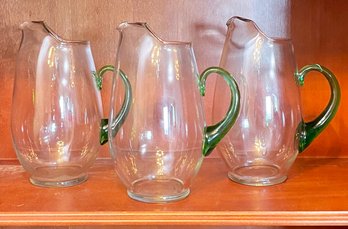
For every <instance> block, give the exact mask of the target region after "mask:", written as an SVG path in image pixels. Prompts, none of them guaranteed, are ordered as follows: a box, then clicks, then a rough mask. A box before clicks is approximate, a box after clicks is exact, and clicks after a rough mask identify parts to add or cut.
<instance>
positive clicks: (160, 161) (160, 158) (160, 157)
mask: <svg viewBox="0 0 348 229" xmlns="http://www.w3.org/2000/svg"><path fill="white" fill-rule="evenodd" d="M156 164H157V168H158V169H157V175H159V176H162V175H164V151H163V150H161V149H156Z"/></svg>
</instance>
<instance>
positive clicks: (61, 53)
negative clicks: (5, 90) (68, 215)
mask: <svg viewBox="0 0 348 229" xmlns="http://www.w3.org/2000/svg"><path fill="white" fill-rule="evenodd" d="M21 29H22V32H23V37H22V42H21V46H20V49H19V52H18V56H17V63H16V78H15V84H14V92H13V104H12V120H11V128H12V138H13V144H14V147H15V149H16V153H17V157H18V159H19V161H20V162H21V164H22V166H23V167H24V169H25V170H26V171H27V172H28V173H30V176H31V177H30V181H31V182H32V183H33V184H36V185H40V186H71V185H75V184H78V183H81V182H83V181H85V180H86V179H87V170H88V168H89V167H90V166H91V165H92V164H93V163H94V161H95V158H96V155H97V152H98V150H99V147H100V144H99V132H98V130H99V124H100V119H101V98H100V94H99V92H98V91H97V88H96V84H95V82H94V79H93V76H92V72H93V71H95V67H94V62H93V57H92V53H91V50H90V46H89V42H88V41H66V40H63V39H61V38H60V37H58V36H57V35H56V34H55V33H54V32H53V31H52V30H51V29H50V28H49V27H47V25H45V24H44V23H43V22H25V23H23V24H22V25H21ZM86 96H88V98H86Z"/></svg>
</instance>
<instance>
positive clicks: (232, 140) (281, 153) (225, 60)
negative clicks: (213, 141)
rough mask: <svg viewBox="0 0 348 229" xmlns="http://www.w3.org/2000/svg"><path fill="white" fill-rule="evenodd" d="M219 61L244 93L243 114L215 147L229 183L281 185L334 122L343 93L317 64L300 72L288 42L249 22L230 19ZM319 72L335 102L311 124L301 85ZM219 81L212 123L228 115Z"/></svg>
mask: <svg viewBox="0 0 348 229" xmlns="http://www.w3.org/2000/svg"><path fill="white" fill-rule="evenodd" d="M227 26H228V31H227V35H226V40H225V44H224V48H223V52H222V56H221V60H220V67H222V68H225V69H226V70H227V71H229V72H230V73H231V74H232V75H233V76H234V77H235V79H236V81H237V83H238V85H239V89H240V94H241V98H240V114H239V116H238V118H237V120H236V123H235V125H234V126H233V128H232V129H231V130H230V131H229V133H228V134H227V135H226V136H225V137H224V139H223V140H221V142H220V143H219V145H218V146H217V150H218V151H219V152H220V154H221V156H222V157H223V159H224V160H225V162H226V164H227V166H228V169H229V172H228V176H229V178H230V179H231V180H233V181H236V182H238V183H242V184H246V185H254V186H265V185H273V184H277V183H281V182H283V181H284V180H285V179H286V178H287V172H288V170H289V168H290V167H291V165H292V164H293V162H294V160H295V158H296V156H297V154H298V152H302V151H303V150H304V149H305V148H306V147H308V145H309V144H310V143H311V142H312V141H313V139H314V138H315V137H316V136H317V135H318V134H319V133H320V132H321V131H322V130H323V129H324V128H325V127H326V126H327V125H328V123H329V122H330V120H331V119H332V118H333V117H334V115H335V113H336V111H337V108H338V105H339V101H340V88H339V85H338V82H337V80H336V78H335V76H334V75H333V74H332V73H331V72H330V71H329V70H328V69H327V68H325V67H323V66H320V65H318V64H314V65H308V66H305V67H304V68H302V69H301V70H300V71H298V70H297V67H296V62H295V55H294V51H293V46H292V43H291V41H290V40H285V39H272V38H269V37H267V36H266V35H265V34H264V33H263V32H262V31H260V29H259V28H258V27H257V25H256V24H255V23H254V22H253V21H251V20H248V19H244V18H240V17H232V18H231V19H230V20H228V22H227ZM311 71H318V72H320V73H321V74H322V75H323V76H324V77H325V78H326V79H327V81H328V82H329V84H330V88H331V98H330V101H329V103H328V105H327V106H326V108H325V110H324V111H323V112H322V113H321V114H320V115H319V116H318V117H317V118H316V119H314V120H313V121H311V122H304V121H303V119H302V115H301V105H300V91H299V86H302V85H303V84H304V78H305V76H306V75H307V73H308V72H311ZM224 86H225V85H224V84H223V82H222V80H221V79H217V81H216V88H215V94H214V100H213V103H214V105H213V107H214V110H213V120H218V119H219V118H220V117H221V116H222V115H223V113H224V112H225V107H224V106H223V105H224V104H226V103H228V99H226V97H227V94H228V93H229V92H228V89H227V88H225V87H224Z"/></svg>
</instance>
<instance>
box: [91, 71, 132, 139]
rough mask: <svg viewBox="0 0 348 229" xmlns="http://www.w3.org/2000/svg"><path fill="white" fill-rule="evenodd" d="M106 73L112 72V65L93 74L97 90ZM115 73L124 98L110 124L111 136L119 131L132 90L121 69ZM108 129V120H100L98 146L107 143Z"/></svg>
mask: <svg viewBox="0 0 348 229" xmlns="http://www.w3.org/2000/svg"><path fill="white" fill-rule="evenodd" d="M108 71H112V72H114V71H115V67H114V66H112V65H105V66H103V67H102V68H100V69H99V70H98V71H97V72H96V73H94V74H93V75H95V79H96V82H97V86H98V88H99V89H101V88H102V87H101V85H102V79H103V75H104V74H105V73H106V72H108ZM117 71H118V73H119V75H120V77H121V79H122V81H123V85H124V87H125V96H124V100H123V103H122V107H121V109H120V111H119V112H118V114H117V116H116V118H115V119H114V121H113V122H112V124H111V129H112V136H115V135H116V133H117V131H118V130H119V129H120V127H121V125H122V124H123V123H124V121H125V119H126V117H127V115H128V112H129V109H130V106H131V102H132V88H131V84H130V82H129V80H128V77H127V75H126V74H125V73H124V72H123V71H122V70H121V69H118V70H117ZM108 127H109V120H108V119H102V120H101V123H100V144H101V145H104V144H105V143H107V142H108Z"/></svg>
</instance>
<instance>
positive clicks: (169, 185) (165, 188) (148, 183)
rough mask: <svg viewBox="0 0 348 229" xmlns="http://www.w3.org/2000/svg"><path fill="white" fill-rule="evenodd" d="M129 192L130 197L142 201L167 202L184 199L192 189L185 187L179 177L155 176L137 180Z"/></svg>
mask: <svg viewBox="0 0 348 229" xmlns="http://www.w3.org/2000/svg"><path fill="white" fill-rule="evenodd" d="M127 193H128V196H129V197H130V198H132V199H134V200H138V201H141V202H146V203H165V202H172V201H177V200H181V199H184V198H185V197H187V196H188V195H189V194H190V189H188V188H184V184H183V182H182V181H180V180H179V179H176V178H162V177H155V178H152V179H148V178H143V179H139V180H136V181H135V182H133V184H132V190H127Z"/></svg>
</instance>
